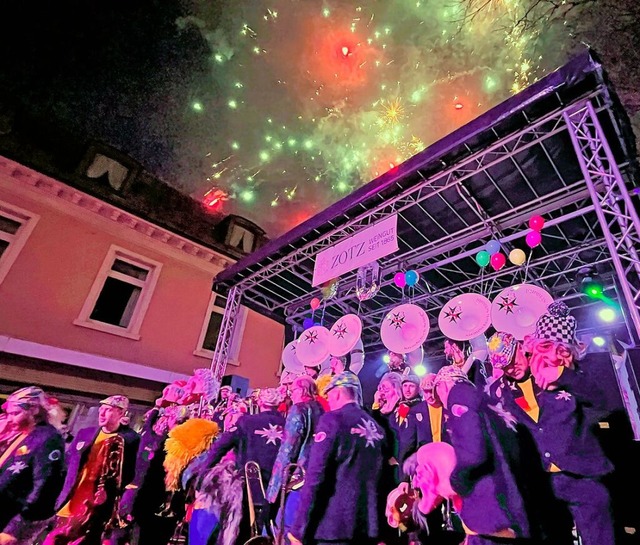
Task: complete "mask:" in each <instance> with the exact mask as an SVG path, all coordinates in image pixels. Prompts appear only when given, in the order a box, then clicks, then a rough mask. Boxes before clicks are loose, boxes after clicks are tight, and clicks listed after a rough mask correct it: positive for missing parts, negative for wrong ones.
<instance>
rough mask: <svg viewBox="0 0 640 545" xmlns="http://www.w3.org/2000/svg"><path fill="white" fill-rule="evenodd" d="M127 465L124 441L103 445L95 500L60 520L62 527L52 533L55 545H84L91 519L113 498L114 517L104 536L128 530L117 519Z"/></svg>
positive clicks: (115, 438)
mask: <svg viewBox="0 0 640 545" xmlns="http://www.w3.org/2000/svg"><path fill="white" fill-rule="evenodd" d="M123 462H124V439H123V438H122V437H121V436H120V435H113V436H111V437H108V438H107V439H105V441H104V442H103V443H102V444H101V445H100V450H99V451H98V458H97V464H96V467H97V468H98V471H97V475H95V474H94V475H90V477H95V481H94V482H95V487H94V492H93V497H92V498H88V499H85V500H84V501H83V508H82V511H81V512H80V513H79V514H77V515H74V516H71V517H69V518H66V519H61V520H62V524H61V525H60V526H59V527H57V528H56V529H55V530H53V534H54V535H53V542H54V544H55V545H81V544H82V542H83V541H84V539H85V537H86V534H87V532H88V531H89V528H90V522H91V519H92V517H93V516H94V515H95V514H96V512H97V511H99V510H100V508H101V507H102V506H103V505H105V504H107V501H108V500H109V499H110V497H112V499H113V505H112V508H111V514H110V516H109V518H108V519H107V521H106V524H105V527H104V531H103V535H104V534H106V535H107V536H108V535H109V534H110V533H111V532H112V531H113V530H114V529H116V528H122V527H124V526H125V524H124V523H123V521H122V520H120V517H119V515H118V510H119V507H120V498H121V496H122V466H123Z"/></svg>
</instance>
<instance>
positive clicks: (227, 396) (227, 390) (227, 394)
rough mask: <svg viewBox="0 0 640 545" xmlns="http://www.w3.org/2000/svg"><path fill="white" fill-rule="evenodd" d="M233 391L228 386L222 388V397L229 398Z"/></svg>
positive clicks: (223, 398)
mask: <svg viewBox="0 0 640 545" xmlns="http://www.w3.org/2000/svg"><path fill="white" fill-rule="evenodd" d="M230 392H231V390H229V389H228V388H224V389H223V390H220V399H222V400H223V401H224V400H227V399H229V393H230Z"/></svg>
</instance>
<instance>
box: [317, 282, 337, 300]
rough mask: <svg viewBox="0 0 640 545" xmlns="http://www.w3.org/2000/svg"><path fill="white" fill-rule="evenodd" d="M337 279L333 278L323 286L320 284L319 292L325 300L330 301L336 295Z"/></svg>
mask: <svg viewBox="0 0 640 545" xmlns="http://www.w3.org/2000/svg"><path fill="white" fill-rule="evenodd" d="M339 281H340V279H339V278H334V279H333V280H329V281H328V282H325V283H324V284H320V291H321V292H322V297H323V298H324V299H325V300H328V299H331V298H332V297H334V296H335V295H336V293H338V282H339Z"/></svg>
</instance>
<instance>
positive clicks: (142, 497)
mask: <svg viewBox="0 0 640 545" xmlns="http://www.w3.org/2000/svg"><path fill="white" fill-rule="evenodd" d="M153 412H154V413H155V414H151V415H150V416H149V417H148V418H147V421H146V422H145V425H144V427H143V429H142V431H141V433H140V443H139V445H138V452H137V454H136V465H135V471H134V477H133V480H132V481H131V483H129V485H128V486H127V489H126V490H125V491H124V494H123V495H122V499H121V501H120V516H121V517H122V518H125V517H126V516H128V515H131V516H134V517H135V518H137V519H140V518H145V517H150V516H152V515H153V514H154V513H156V512H157V511H159V510H160V506H161V505H162V504H163V503H164V500H165V496H166V493H167V491H166V488H165V484H164V477H165V471H164V467H163V465H162V462H163V461H164V457H165V456H164V455H165V452H164V442H165V440H166V439H167V435H168V432H166V433H163V434H158V433H156V432H155V431H154V429H153V424H154V423H155V421H156V419H157V416H158V414H157V409H153Z"/></svg>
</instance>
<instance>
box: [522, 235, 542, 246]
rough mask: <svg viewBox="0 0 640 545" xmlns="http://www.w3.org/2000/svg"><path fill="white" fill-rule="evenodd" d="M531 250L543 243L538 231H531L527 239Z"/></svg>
mask: <svg viewBox="0 0 640 545" xmlns="http://www.w3.org/2000/svg"><path fill="white" fill-rule="evenodd" d="M525 240H526V241H527V246H529V248H535V247H536V246H538V245H539V244H540V243H541V242H542V235H541V234H540V233H539V232H538V231H530V232H529V233H527V236H526V238H525Z"/></svg>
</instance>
